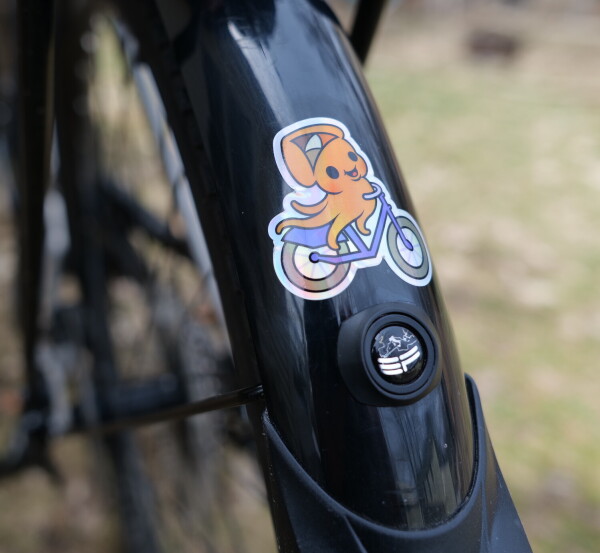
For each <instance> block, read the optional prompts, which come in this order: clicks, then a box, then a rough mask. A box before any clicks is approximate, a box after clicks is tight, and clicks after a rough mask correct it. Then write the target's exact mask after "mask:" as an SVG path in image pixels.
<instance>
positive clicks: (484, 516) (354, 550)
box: [263, 379, 531, 553]
mask: <svg viewBox="0 0 600 553" xmlns="http://www.w3.org/2000/svg"><path fill="white" fill-rule="evenodd" d="M467 384H468V389H469V392H470V393H469V396H470V400H471V406H472V410H473V420H474V425H475V431H476V441H475V445H476V459H477V462H476V465H475V475H474V479H473V486H472V488H471V490H470V491H469V496H468V498H467V499H466V501H465V502H464V504H463V505H461V508H460V510H459V511H458V513H457V514H456V515H455V516H454V517H453V518H452V519H450V520H449V521H448V522H446V523H445V524H442V525H440V526H436V527H435V528H432V529H429V530H420V531H406V530H404V531H403V530H394V529H391V528H388V527H386V526H382V525H378V524H374V523H373V522H372V521H369V520H366V519H365V518H362V517H360V516H357V515H356V513H353V512H352V511H350V510H349V509H347V508H345V507H344V506H343V505H340V504H339V503H338V502H336V501H335V500H334V499H333V498H332V497H331V496H329V495H328V494H327V493H325V492H324V490H323V489H321V488H320V487H319V486H318V485H317V484H316V482H315V481H314V480H312V479H311V478H310V476H308V475H307V474H306V472H304V471H303V470H302V468H301V467H300V465H299V464H298V463H297V462H296V460H295V459H294V457H293V456H292V455H291V454H290V453H289V451H288V450H287V449H286V447H285V445H284V444H283V442H282V441H281V439H280V437H279V435H278V434H277V429H276V428H275V427H274V426H273V425H272V423H271V421H270V420H269V417H268V416H267V415H266V414H265V416H264V418H263V423H264V427H265V433H266V434H267V436H268V439H269V452H270V460H271V463H272V465H273V472H272V478H273V479H274V480H275V481H276V484H275V486H276V487H277V489H278V490H280V491H281V495H280V497H279V501H280V502H281V506H280V510H281V511H284V512H285V514H286V515H287V517H288V519H287V523H288V525H289V527H290V531H289V532H288V533H287V535H286V539H287V540H288V541H287V542H285V543H284V544H283V547H284V549H285V551H297V552H299V553H301V552H306V553H314V552H317V551H318V552H319V553H326V552H331V553H338V552H341V551H343V552H344V553H365V552H367V551H369V552H374V553H375V552H377V553H383V552H386V553H394V552H395V553H424V552H427V553H531V547H530V545H529V543H528V541H527V537H526V535H525V531H524V530H523V526H522V525H521V522H520V521H519V517H518V515H517V512H516V510H515V507H514V505H513V502H512V499H511V497H510V494H509V492H508V489H507V488H506V483H505V482H504V478H503V477H502V473H501V471H500V468H499V467H498V463H497V462H496V457H495V455H494V450H493V448H492V444H491V442H490V439H489V436H488V433H487V430H486V427H485V422H484V420H483V411H482V410H481V403H480V401H479V395H478V393H477V388H476V387H475V384H474V383H473V381H472V380H470V379H467Z"/></svg>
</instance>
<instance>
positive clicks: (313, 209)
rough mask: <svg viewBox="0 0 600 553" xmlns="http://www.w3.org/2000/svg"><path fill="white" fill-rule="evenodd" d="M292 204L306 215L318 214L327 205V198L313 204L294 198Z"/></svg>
mask: <svg viewBox="0 0 600 553" xmlns="http://www.w3.org/2000/svg"><path fill="white" fill-rule="evenodd" d="M291 206H292V208H294V209H295V210H296V211H298V212H299V213H304V214H305V215H316V214H317V213H320V212H321V211H323V210H324V209H325V208H326V207H327V200H326V199H324V200H321V201H320V202H319V203H316V204H312V205H306V204H301V203H299V202H297V201H295V200H294V201H293V202H292V203H291Z"/></svg>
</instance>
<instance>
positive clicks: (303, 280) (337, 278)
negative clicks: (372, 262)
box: [281, 242, 350, 294]
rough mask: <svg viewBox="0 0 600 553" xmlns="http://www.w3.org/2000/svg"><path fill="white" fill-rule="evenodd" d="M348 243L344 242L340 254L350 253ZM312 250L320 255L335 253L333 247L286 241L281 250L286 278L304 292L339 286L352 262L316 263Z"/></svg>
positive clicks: (323, 290) (322, 290)
mask: <svg viewBox="0 0 600 553" xmlns="http://www.w3.org/2000/svg"><path fill="white" fill-rule="evenodd" d="M348 251H349V249H348V245H347V244H346V243H345V242H342V244H341V245H340V249H339V252H338V253H339V255H343V254H345V253H348ZM312 252H317V253H319V254H320V255H334V254H335V253H336V252H334V251H333V250H332V249H331V248H328V247H327V246H323V247H321V248H317V249H314V248H307V247H305V246H300V245H298V244H292V243H291V242H286V243H285V245H284V246H283V248H282V250H281V265H282V267H283V272H284V274H285V276H286V278H287V279H288V280H289V282H290V283H291V284H293V285H294V286H295V287H297V288H299V289H300V290H302V291H304V292H310V293H314V294H318V293H324V292H328V291H329V290H332V289H333V288H336V287H337V286H339V285H340V284H341V283H342V282H343V281H344V279H345V278H346V277H347V276H348V273H349V272H350V263H341V264H339V265H334V264H333V263H325V262H322V261H319V262H317V263H314V262H313V261H311V260H310V259H309V256H310V254H311V253H312Z"/></svg>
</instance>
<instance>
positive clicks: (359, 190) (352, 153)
mask: <svg viewBox="0 0 600 553" xmlns="http://www.w3.org/2000/svg"><path fill="white" fill-rule="evenodd" d="M273 152H274V154H275V161H276V162H277V167H278V168H279V171H280V173H281V175H282V177H283V178H284V180H285V182H286V183H287V184H288V185H289V186H290V187H291V188H292V189H293V191H292V192H290V193H289V194H288V195H287V196H286V197H285V198H284V200H283V211H282V212H281V213H279V214H278V215H277V216H276V217H274V218H273V219H272V220H271V222H270V224H269V236H270V237H271V238H272V239H273V244H274V251H273V263H274V265H275V271H276V273H277V276H278V278H279V280H280V281H281V283H282V284H283V285H284V286H285V287H286V288H287V289H288V290H289V291H290V292H292V293H293V294H295V295H297V296H300V297H301V298H304V299H309V300H321V299H326V298H331V297H333V296H336V295H337V294H339V293H340V292H341V291H342V290H344V289H346V288H347V287H348V286H349V285H350V283H351V282H352V279H353V278H354V275H355V274H356V271H357V269H362V268H364V267H372V266H374V265H378V264H379V263H381V261H382V260H384V259H385V261H386V263H387V264H388V265H389V267H390V268H391V269H392V270H393V271H394V273H396V275H398V276H399V277H400V278H401V279H402V280H404V281H405V282H408V283H410V284H412V285H414V286H425V285H426V284H427V283H429V281H430V280H431V272H432V267H431V259H430V256H429V251H428V250H427V246H426V245H425V240H424V239H423V234H422V233H421V230H420V229H419V226H418V224H417V222H416V221H415V219H414V218H413V217H412V215H410V214H409V213H408V212H406V211H404V210H402V209H399V208H398V207H397V206H396V205H395V204H394V203H393V202H392V200H391V199H390V195H389V192H388V191H387V189H386V187H385V185H384V184H383V183H382V182H381V181H380V180H379V179H377V178H376V177H375V175H374V174H373V169H372V166H371V162H370V161H369V158H368V157H367V156H366V154H365V153H364V152H363V151H362V150H361V149H360V146H359V145H358V144H357V143H356V141H355V140H354V139H353V138H352V136H350V133H349V132H348V129H347V128H346V127H345V126H344V125H343V124H342V123H340V122H339V121H336V120H335V119H329V118H325V117H314V118H311V119H305V120H303V121H298V122H297V123H294V124H292V125H289V126H288V127H286V128H284V129H282V130H281V131H279V132H278V133H277V134H276V135H275V138H274V139H273Z"/></svg>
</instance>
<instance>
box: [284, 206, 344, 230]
mask: <svg viewBox="0 0 600 553" xmlns="http://www.w3.org/2000/svg"><path fill="white" fill-rule="evenodd" d="M333 217H335V215H333V216H332V214H331V213H330V212H329V211H321V212H320V213H317V214H316V215H314V216H313V217H306V218H305V219H297V218H292V219H284V220H283V221H281V222H280V223H279V224H278V225H277V226H276V227H275V232H276V233H277V234H281V231H282V230H283V229H284V228H287V227H300V228H317V227H322V226H323V225H326V224H327V223H329V222H330V221H331V219H332V218H333Z"/></svg>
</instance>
